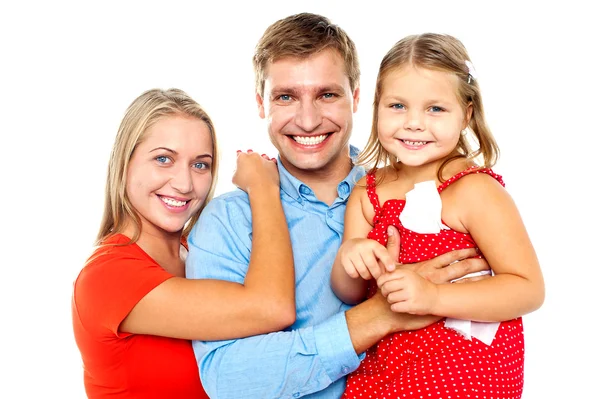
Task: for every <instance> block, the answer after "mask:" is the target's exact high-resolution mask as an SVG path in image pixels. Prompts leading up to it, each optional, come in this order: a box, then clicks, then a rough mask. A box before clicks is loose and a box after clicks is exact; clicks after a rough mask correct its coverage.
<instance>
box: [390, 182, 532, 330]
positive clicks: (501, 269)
mask: <svg viewBox="0 0 600 399" xmlns="http://www.w3.org/2000/svg"><path fill="white" fill-rule="evenodd" d="M444 194H447V195H445V196H444V197H443V201H444V211H443V214H444V215H443V219H444V221H445V222H446V223H447V224H448V225H449V226H450V227H452V228H454V229H455V230H459V231H465V232H467V231H468V232H469V233H470V234H471V235H472V237H473V239H474V240H475V242H476V243H477V246H478V248H479V250H480V251H481V253H482V254H483V256H484V257H485V258H486V260H487V262H488V263H489V265H490V267H491V268H492V270H493V271H494V273H495V276H494V277H492V278H488V279H485V280H482V281H476V282H466V283H463V284H442V285H438V286H435V287H433V288H432V287H431V283H429V282H424V280H423V281H421V280H419V281H418V282H416V285H418V286H419V288H418V289H415V290H414V293H413V294H414V295H419V294H418V292H421V293H425V292H426V293H427V295H426V296H427V297H428V299H426V298H425V295H423V302H422V304H421V305H416V304H415V303H413V304H410V300H406V297H404V298H403V295H402V294H399V293H398V292H393V293H392V294H389V295H388V300H389V301H390V302H394V305H393V306H392V308H393V309H394V310H395V311H399V312H402V311H405V312H410V313H413V312H415V313H428V314H434V315H438V316H445V317H452V318H458V319H466V320H474V321H503V320H510V319H513V318H515V317H519V316H523V315H525V314H527V313H530V312H533V311H534V310H536V309H538V308H539V307H540V306H541V305H542V303H543V301H544V281H543V277H542V272H541V269H540V265H539V263H538V259H537V256H536V253H535V250H534V248H533V245H532V243H531V241H530V239H529V236H528V234H527V231H526V229H525V226H524V224H523V221H522V219H521V216H520V215H519V211H518V210H517V207H516V205H515V203H514V201H513V200H512V198H511V197H510V195H509V194H508V192H507V191H506V190H505V189H504V188H503V187H502V186H501V185H500V184H499V183H498V182H497V181H496V180H495V179H493V178H491V177H490V176H488V175H485V174H473V175H469V176H465V177H463V178H461V179H460V180H459V181H457V182H456V183H455V184H454V185H453V186H451V187H449V188H448V189H447V190H446V192H444ZM402 279H405V280H412V283H415V281H414V280H415V279H414V276H413V275H412V274H408V275H404V276H402V277H401V279H400V280H397V281H401V280H402ZM390 283H391V284H390ZM412 283H411V284H412ZM386 284H387V286H386ZM394 284H396V286H395V287H394ZM398 284H400V283H393V282H392V281H389V282H388V283H384V284H383V285H382V292H384V293H389V292H390V291H394V289H392V288H398ZM414 286H415V285H414V284H413V287H414ZM384 287H385V288H384ZM390 297H391V298H390ZM398 299H400V300H399V301H397V300H398ZM422 305H424V306H422ZM411 306H415V307H414V308H413V309H408V308H409V307H411Z"/></svg>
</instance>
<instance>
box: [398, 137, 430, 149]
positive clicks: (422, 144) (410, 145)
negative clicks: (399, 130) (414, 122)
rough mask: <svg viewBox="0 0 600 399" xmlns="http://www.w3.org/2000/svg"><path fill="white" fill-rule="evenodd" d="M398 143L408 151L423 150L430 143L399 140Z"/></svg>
mask: <svg viewBox="0 0 600 399" xmlns="http://www.w3.org/2000/svg"><path fill="white" fill-rule="evenodd" d="M400 143H402V146H403V147H405V148H408V149H409V150H420V149H421V148H425V147H426V146H427V144H429V143H430V142H429V141H416V140H403V139H400Z"/></svg>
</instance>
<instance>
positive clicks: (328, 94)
mask: <svg viewBox="0 0 600 399" xmlns="http://www.w3.org/2000/svg"><path fill="white" fill-rule="evenodd" d="M334 97H335V94H333V93H325V94H323V98H334Z"/></svg>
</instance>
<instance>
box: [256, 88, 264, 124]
mask: <svg viewBox="0 0 600 399" xmlns="http://www.w3.org/2000/svg"><path fill="white" fill-rule="evenodd" d="M256 105H258V116H260V118H261V119H265V104H264V101H263V98H262V96H261V95H260V94H258V93H256Z"/></svg>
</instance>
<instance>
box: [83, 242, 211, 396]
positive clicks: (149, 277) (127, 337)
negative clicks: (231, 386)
mask: <svg viewBox="0 0 600 399" xmlns="http://www.w3.org/2000/svg"><path fill="white" fill-rule="evenodd" d="M128 241H129V238H127V237H125V236H123V235H115V236H113V237H110V238H108V239H107V240H105V241H104V243H103V244H125V243H127V242H128ZM171 277H174V276H173V275H172V274H170V273H168V272H166V271H165V270H164V269H163V268H162V267H161V266H160V265H159V264H158V263H156V262H155V261H154V260H153V259H152V258H151V257H150V256H148V254H146V253H145V252H144V251H143V250H142V249H141V248H140V247H139V246H138V245H136V244H132V245H122V246H115V245H102V246H100V247H98V248H97V249H96V251H95V252H94V253H93V254H92V256H91V257H90V258H89V259H88V261H87V263H86V265H85V267H84V268H83V270H82V271H81V273H80V274H79V276H78V277H77V280H75V283H74V289H73V300H72V303H71V307H72V313H73V330H74V333H75V341H76V342H77V346H78V347H79V351H80V352H81V357H82V359H83V367H84V385H85V390H86V393H87V395H88V398H90V399H96V398H109V397H110V398H111V399H112V398H115V399H116V398H145V399H154V398H156V399H158V398H178V399H184V398H190V399H191V398H194V399H197V398H208V396H207V395H206V393H205V392H204V390H203V389H202V384H201V383H200V375H199V372H198V365H197V363H196V359H195V356H194V352H193V350H192V344H191V342H190V341H187V340H182V339H175V338H165V337H159V336H154V335H141V334H130V333H124V332H120V331H118V329H119V325H120V324H121V322H122V321H123V320H124V319H125V317H126V316H127V315H128V314H129V312H130V311H131V310H132V309H133V307H134V306H135V305H136V304H137V303H138V302H139V301H140V300H141V299H142V298H143V297H144V296H145V295H146V294H148V293H149V292H150V291H152V290H153V289H154V288H155V287H157V286H158V285H159V284H161V283H162V282H164V281H166V280H167V279H169V278H171Z"/></svg>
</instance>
